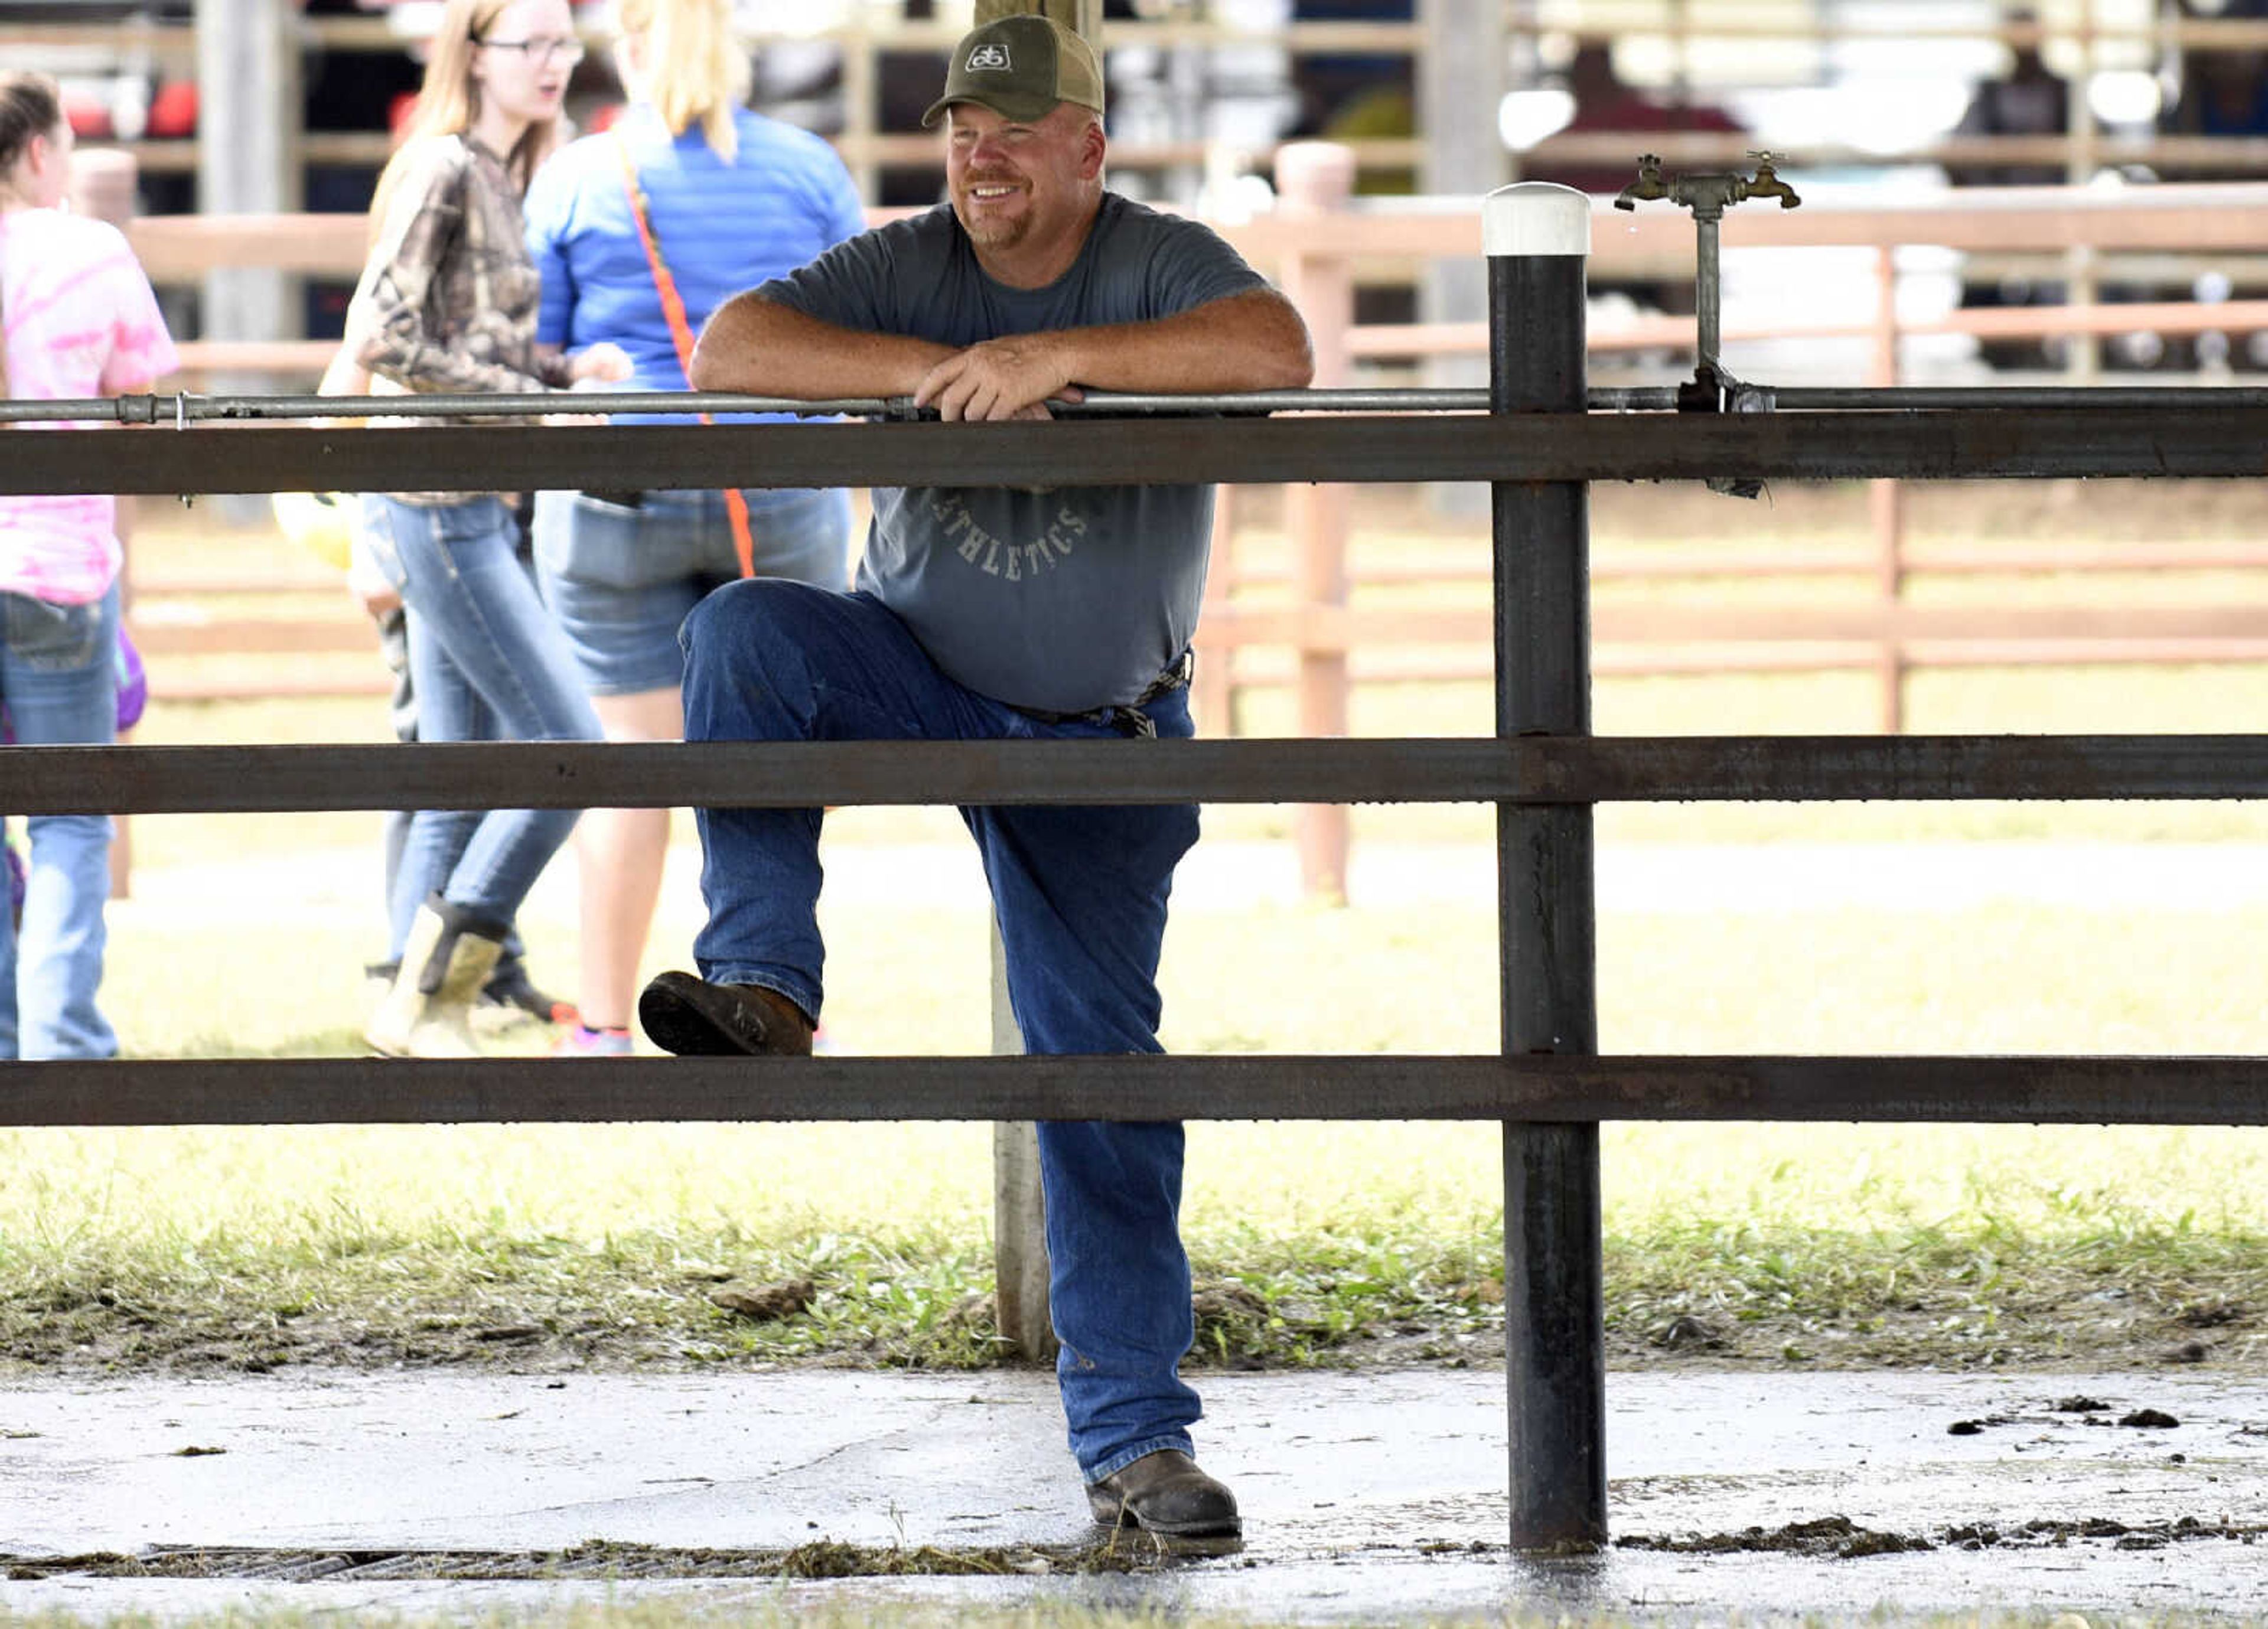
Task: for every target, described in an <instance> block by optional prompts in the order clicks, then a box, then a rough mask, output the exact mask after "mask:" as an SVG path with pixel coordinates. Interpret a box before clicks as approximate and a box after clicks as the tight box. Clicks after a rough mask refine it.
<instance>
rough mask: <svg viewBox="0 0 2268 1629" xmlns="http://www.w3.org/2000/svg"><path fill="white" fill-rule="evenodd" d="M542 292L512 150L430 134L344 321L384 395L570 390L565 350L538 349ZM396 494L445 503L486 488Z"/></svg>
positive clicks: (396, 195)
mask: <svg viewBox="0 0 2268 1629" xmlns="http://www.w3.org/2000/svg"><path fill="white" fill-rule="evenodd" d="M540 292H541V290H540V288H539V284H538V280H537V276H536V270H535V265H534V262H533V261H531V260H530V259H529V258H528V254H527V243H526V241H525V234H524V232H523V228H522V225H521V222H520V213H519V189H518V188H516V187H514V186H513V184H512V176H511V173H510V172H509V171H508V170H506V169H505V167H504V160H503V159H501V158H497V156H496V155H495V154H494V153H492V152H490V151H489V150H488V149H487V148H485V147H483V146H482V145H481V144H479V143H478V142H476V141H475V140H473V139H472V138H471V137H470V136H427V137H423V138H421V139H420V140H419V141H417V142H416V144H413V145H412V146H411V147H409V148H408V149H406V150H405V151H403V153H402V155H401V171H400V179H399V180H398V181H397V182H396V183H395V186H394V191H393V195H392V196H391V198H390V199H389V200H388V202H387V210H386V216H385V218H384V219H383V220H382V221H380V222H379V231H378V239H377V241H376V243H375V244H374V245H373V246H372V249H371V255H370V261H369V263H368V264H367V265H366V266H365V268H364V269H363V274H362V282H361V284H359V285H358V286H357V288H356V290H355V297H354V304H353V306H352V307H351V308H350V310H349V312H348V313H347V331H348V332H349V333H350V334H358V335H362V336H363V338H362V343H361V347H360V355H361V358H362V362H363V365H364V366H365V367H367V368H368V369H369V370H370V371H371V373H372V383H371V388H372V391H373V392H376V393H378V394H392V391H393V390H400V391H405V392H422V393H426V394H434V393H443V392H446V393H451V394H457V393H468V392H474V391H492V392H496V393H498V394H522V393H527V392H534V391H541V390H549V389H561V388H564V387H566V385H567V384H568V382H569V380H568V374H567V362H566V360H565V358H563V357H556V356H554V357H538V356H537V355H536V350H535V313H536V306H537V297H538V295H539V293H540ZM389 387H391V389H389ZM387 422H390V423H394V424H415V423H420V422H424V423H442V422H446V421H440V420H425V421H419V420H414V419H394V420H390V421H387ZM500 422H508V421H500ZM394 496H395V497H396V498H401V499H402V500H403V501H405V502H408V503H415V504H446V503H460V502H462V501H464V500H465V499H467V498H472V497H475V496H478V494H475V493H468V492H397V493H395V494H394Z"/></svg>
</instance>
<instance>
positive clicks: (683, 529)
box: [527, 0, 865, 1056]
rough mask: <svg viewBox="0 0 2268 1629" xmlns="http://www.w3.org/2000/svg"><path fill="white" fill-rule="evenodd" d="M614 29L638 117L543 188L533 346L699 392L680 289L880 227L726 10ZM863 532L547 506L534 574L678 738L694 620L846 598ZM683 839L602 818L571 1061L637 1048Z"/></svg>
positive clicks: (796, 513) (777, 268)
mask: <svg viewBox="0 0 2268 1629" xmlns="http://www.w3.org/2000/svg"><path fill="white" fill-rule="evenodd" d="M616 20H617V24H618V27H619V39H618V40H617V41H616V44H615V62H616V63H617V64H618V66H619V67H620V68H621V70H622V82H623V85H624V86H625V88H626V89H627V90H628V92H629V93H630V106H629V107H628V108H627V109H626V110H625V111H624V112H623V114H622V117H621V118H620V119H619V120H618V121H617V122H615V126H614V128H613V129H610V130H608V131H607V132H606V133H605V134H603V135H600V136H586V137H585V138H584V139H583V140H581V141H578V142H576V143H574V144H572V145H571V146H569V147H567V148H565V149H564V150H563V151H561V152H560V153H559V154H558V156H557V157H556V158H553V159H552V160H551V161H550V162H549V164H547V165H546V166H544V167H543V169H542V170H541V172H540V173H538V174H537V175H536V178H535V181H534V184H533V185H532V186H531V187H530V188H529V189H528V195H527V230H528V247H529V249H530V251H531V252H532V253H533V254H534V259H535V262H536V265H537V267H538V269H540V270H541V276H542V284H543V311H542V316H541V320H540V321H539V322H538V324H537V328H536V336H537V338H538V339H540V340H541V341H543V342H545V343H549V344H552V345H560V346H581V345H589V344H594V343H606V344H615V345H619V346H621V347H622V350H625V351H627V352H629V353H630V358H631V360H632V362H633V364H634V365H635V367H636V370H637V371H636V373H635V375H634V377H635V378H636V380H637V388H638V389H641V390H682V389H684V388H686V382H685V369H684V366H683V365H682V362H681V357H680V354H679V343H678V339H677V336H676V335H675V334H674V332H673V328H675V327H677V326H678V325H677V324H674V323H673V321H672V320H671V315H670V312H669V309H668V295H667V294H666V293H665V290H666V289H667V290H671V291H674V295H675V297H676V299H678V300H679V301H680V302H681V308H682V319H683V321H682V327H683V328H684V329H685V330H686V331H687V332H688V334H690V333H694V332H697V331H698V330H699V328H700V327H701V325H702V324H703V322H705V321H708V317H709V313H711V311H713V310H715V309H716V308H717V307H718V306H720V305H722V304H724V302H725V300H726V299H729V298H730V297H731V296H733V294H735V293H738V292H739V291H741V290H743V289H748V288H754V287H755V285H757V284H760V283H763V282H765V281H767V280H769V279H770V278H772V277H776V276H782V275H784V274H785V273H787V272H790V271H792V270H794V269H796V268H797V267H799V266H801V265H802V264H804V262H806V261H808V260H811V259H812V258H814V256H816V255H817V254H820V253H821V252H822V251H823V250H826V249H828V248H829V247H833V246H834V245H835V244H836V243H838V242H840V241H842V240H843V239H845V238H847V237H850V236H851V235H852V234H854V233H856V232H859V231H861V230H862V229H863V227H864V225H865V222H864V219H863V218H862V216H861V212H860V210H859V205H858V194H857V192H856V190H855V189H854V188H852V186H851V177H850V174H849V173H848V172H846V171H845V170H844V169H843V163H842V160H841V159H839V158H836V156H835V152H834V150H833V149H832V148H830V147H828V144H826V143H825V142H823V141H821V140H820V139H819V138H818V137H817V136H813V135H811V134H810V133H809V132H807V131H804V130H799V129H794V128H793V127H792V126H789V125H784V124H781V123H779V122H777V121H775V120H771V119H767V118H764V117H762V116H761V115H759V114H755V113H751V112H750V111H748V109H747V108H746V107H743V106H742V105H741V104H742V103H743V102H744V101H745V100H746V99H747V91H748V55H747V49H746V48H745V47H743V46H742V45H740V43H739V42H737V41H735V40H734V38H733V30H732V19H731V6H730V4H729V0H622V3H621V4H620V5H619V6H618V7H617V11H616ZM641 215H643V217H644V219H643V222H641V218H640V217H641ZM642 228H643V229H642ZM617 422H618V423H626V422H636V421H633V420H630V419H627V418H625V419H622V420H618V421H617ZM676 422H678V423H683V422H684V421H683V420H678V421H676ZM735 499H737V503H738V505H740V508H741V510H742V513H741V515H740V517H739V519H738V520H737V523H736V517H735V515H734V514H733V507H734V503H735ZM850 521H851V509H850V500H849V498H848V496H847V495H846V494H844V493H843V492H840V491H830V490H814V491H747V492H743V493H740V494H736V495H727V494H725V493H720V492H699V491H622V490H615V491H608V490H589V491H582V492H546V493H543V494H541V496H540V497H539V498H537V500H536V519H535V557H536V569H537V573H538V576H539V578H540V579H541V582H542V585H543V595H544V599H545V600H546V601H548V602H549V605H550V606H551V608H552V609H553V611H554V612H555V613H556V615H557V616H558V618H559V621H560V624H561V626H562V627H563V629H564V630H566V634H567V639H568V643H569V644H570V645H571V646H572V647H573V648H574V652H575V657H576V660H577V663H578V666H579V667H580V669H581V671H582V674H583V682H584V683H585V685H586V686H587V687H588V689H589V690H590V693H591V697H592V699H593V704H595V705H596V707H597V709H598V713H599V718H600V722H601V723H602V724H603V725H604V726H606V732H607V736H608V740H610V741H675V740H677V739H678V737H679V736H680V735H681V733H682V731H683V724H682V719H681V705H680V703H679V700H678V686H679V682H680V681H681V678H682V677H683V674H684V657H683V655H682V653H681V652H680V651H679V649H678V646H677V630H678V626H679V624H681V623H683V622H684V620H685V616H686V614H687V613H688V612H689V611H690V610H691V609H692V608H693V607H694V605H695V604H696V602H697V601H699V600H700V599H701V598H702V596H703V595H704V594H706V593H708V592H709V591H710V590H711V588H714V587H716V586H718V585H719V584H721V583H725V582H729V581H731V580H733V579H735V578H737V577H739V576H740V575H741V573H742V571H743V570H744V569H746V570H747V571H752V572H753V573H754V574H755V575H757V576H762V577H783V578H790V579H794V580H796V581H799V582H806V583H812V584H815V585H817V586H821V587H826V588H841V587H843V586H844V583H845V581H846V579H847V578H848V575H849V544H850ZM736 530H737V531H739V532H740V533H741V534H742V535H740V536H738V537H736ZM743 548H745V549H746V552H747V558H746V560H745V561H744V560H743V559H742V558H741V551H742V549H743ZM668 842H669V811H668V810H666V809H593V810H592V811H590V813H589V814H587V815H585V816H584V819H583V824H582V827H581V829H580V830H579V831H578V834H577V837H576V851H577V856H578V859H579V860H580V863H581V866H582V878H583V908H582V909H583V923H582V936H581V942H582V955H583V967H582V984H581V989H580V991H579V992H578V1003H577V1005H578V1007H579V1008H580V1009H581V1023H580V1025H579V1027H578V1028H577V1029H575V1030H574V1031H573V1032H572V1033H571V1034H570V1035H568V1036H565V1037H563V1040H562V1042H561V1043H560V1050H561V1051H562V1052H563V1053H567V1054H579V1055H585V1056H590V1055H605V1054H608V1053H619V1052H627V1051H629V1050H630V1028H629V1025H630V1006H631V1003H632V999H633V998H634V996H635V994H636V992H637V973H638V959H639V957H640V955H641V954H642V953H643V952H644V947H645V940H646V934H647V932H648V931H649V930H650V928H651V927H652V923H653V913H654V904H655V901H656V900H657V898H658V897H659V893H660V888H661V871H662V859H663V855H664V852H665V851H666V848H667V846H668Z"/></svg>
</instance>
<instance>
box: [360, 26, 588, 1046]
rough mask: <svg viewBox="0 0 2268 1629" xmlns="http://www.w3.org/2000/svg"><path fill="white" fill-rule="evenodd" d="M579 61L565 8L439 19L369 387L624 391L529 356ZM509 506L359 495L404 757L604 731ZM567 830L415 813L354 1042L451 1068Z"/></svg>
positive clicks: (384, 249)
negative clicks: (408, 732) (566, 101)
mask: <svg viewBox="0 0 2268 1629" xmlns="http://www.w3.org/2000/svg"><path fill="white" fill-rule="evenodd" d="M582 54H583V48H582V45H581V43H580V42H579V41H578V40H577V38H576V35H575V24H574V18H573V17H572V15H571V13H570V11H569V10H568V7H567V0H509V3H508V4H507V3H506V0H448V4H447V6H446V8H445V10H444V11H443V13H442V18H441V23H440V26H439V28H438V30H437V32H436V33H435V34H434V37H433V41H432V45H431V55H430V57H429V58H428V60H427V63H426V69H425V83H424V87H423V90H422V91H421V92H419V94H418V100H417V107H416V111H415V113H414V114H412V116H411V121H410V127H409V135H408V137H407V139H406V140H405V142H404V144H403V145H402V147H401V151H399V152H397V153H396V154H395V155H394V159H393V162H392V163H390V164H389V165H388V166H387V169H386V172H385V173H384V174H382V175H381V176H380V177H379V186H378V196H377V199H376V202H375V203H373V204H372V211H371V216H372V223H373V232H374V236H373V245H372V251H371V257H370V262H369V264H368V265H367V266H366V267H365V269H364V272H363V276H362V282H361V284H360V285H359V286H358V287H357V289H356V291H355V298H354V304H353V306H352V307H351V308H350V311H349V313H348V316H347V331H348V332H349V333H350V334H354V335H359V336H361V346H360V357H361V361H362V363H363V365H364V366H365V367H367V368H368V369H369V370H370V372H371V373H372V375H373V380H372V388H373V389H378V390H384V389H389V388H390V389H395V390H403V391H411V392H435V391H448V392H462V391H496V392H500V393H507V394H511V393H525V392H534V391H541V390H547V389H563V388H567V387H571V386H572V385H574V384H575V383H576V382H577V381H578V380H614V379H619V378H621V377H622V376H623V375H625V374H626V373H627V372H628V371H629V365H628V362H627V360H626V358H624V357H622V354H621V353H620V352H619V351H616V350H612V349H611V348H608V347H597V348H593V350H588V351H585V352H584V353H583V354H582V355H580V356H578V357H575V358H574V359H572V360H569V359H567V358H565V357H560V356H558V355H556V354H554V353H549V352H544V351H540V350H538V348H537V346H536V343H535V310H536V272H535V268H534V266H533V265H532V264H531V263H530V262H529V261H528V258H527V245H526V243H525V241H524V240H523V229H522V225H521V217H520V195H521V193H522V191H523V190H524V189H525V188H526V186H527V178H528V176H529V175H530V174H531V173H533V172H534V168H535V166H536V165H537V164H538V163H539V162H540V161H541V158H542V157H543V155H544V154H545V152H546V151H549V148H550V146H551V145H552V144H553V142H554V140H555V136H556V129H557V126H558V118H559V104H560V99H561V97H562V96H563V94H564V92H565V91H566V88H567V76H568V74H569V73H570V72H571V70H573V68H574V65H575V63H577V61H578V60H579V59H580V57H581V56H582ZM512 510H513V503H512V496H511V495H510V494H505V493H497V492H420V491H410V492H393V493H372V494H369V495H367V496H365V498H364V499H363V522H364V529H365V534H366V541H367V542H368V544H369V546H370V549H371V553H372V557H373V558H374V560H375V563H376V564H377V565H378V567H379V570H380V571H382V572H383V573H384V575H385V576H386V577H387V579H388V580H389V581H391V582H392V584H393V586H394V589H395V591H396V592H397V593H400V594H401V601H402V604H403V606H404V607H405V608H407V610H408V613H409V618H408V631H409V669H410V673H411V676H412V680H413V682H414V685H415V688H416V695H417V711H418V718H417V726H418V737H419V739H420V740H421V741H588V740H596V739H598V737H599V733H600V732H599V721H598V719H597V718H596V716H595V715H593V712H592V711H591V704H590V702H589V701H588V699H587V698H586V697H585V696H584V694H583V690H582V685H581V682H580V679H579V678H578V674H577V673H576V671H575V667H574V662H573V659H572V658H571V656H570V655H569V653H568V651H567V647H566V644H565V642H564V641H563V639H562V638H560V635H559V630H558V628H557V626H556V624H555V623H553V622H552V621H551V619H550V617H549V615H548V614H547V613H546V612H545V611H544V609H543V606H542V602H541V601H540V600H539V599H538V598H537V596H536V593H535V587H534V584H533V583H532V582H531V581H530V580H529V579H528V577H527V572H526V571H524V570H523V569H522V568H521V566H520V564H519V558H518V548H517V544H518V541H519V532H518V525H519V523H518V521H517V520H515V519H514V518H513V513H512ZM574 824H575V815H574V812H573V811H571V810H557V809H542V810H538V809H491V810H488V811H485V812H482V811H463V810H460V811H441V810H420V811H419V812H418V813H417V815H416V817H415V818H414V819H413V821H412V822H411V825H410V831H409V841H408V843H407V844H406V845H405V848H404V851H403V854H402V860H401V873H400V877H399V880H398V882H397V884H396V887H395V888H394V899H393V912H392V914H393V930H394V946H393V948H394V954H395V955H396V956H398V957H399V959H400V962H401V970H400V971H399V972H398V973H397V974H396V975H395V977H394V984H393V985H392V987H391V988H390V989H389V990H388V991H387V994H386V996H385V998H384V999H383V1000H382V1001H381V1002H380V1003H379V1009H378V1012H377V1014H375V1015H374V1016H373V1017H372V1021H371V1023H370V1027H369V1029H368V1030H367V1032H366V1033H367V1038H368V1039H369V1041H370V1043H371V1044H372V1046H373V1047H374V1048H375V1049H377V1050H379V1051H380V1052H386V1053H391V1054H394V1055H398V1056H399V1055H407V1056H412V1057H462V1056H468V1055H470V1054H471V1053H473V1052H474V1051H475V1050H476V1048H475V1046H474V1043H473V1039H472V1035H471V1032H470V1029H469V1028H468V1017H469V1013H470V1008H471V1006H472V1004H473V1002H474V1001H475V999H477V998H478V996H479V994H480V991H481V987H482V984H485V983H486V982H487V980H488V978H489V977H490V974H491V973H492V972H493V971H494V969H495V967H496V963H497V956H498V955H499V954H500V953H501V951H502V949H503V945H504V940H505V938H506V937H507V936H508V935H509V934H510V932H511V931H512V923H513V918H514V917H515V916H516V915H517V913H518V912H519V906H520V903H521V901H522V900H524V899H525V898H526V897H527V891H528V889H529V888H532V887H533V886H534V882H535V879H536V877H537V875H538V873H541V871H542V869H543V866H544V864H545V862H546V861H548V860H549V859H550V858H551V856H552V854H553V853H554V852H556V851H557V849H558V848H559V845H560V844H563V843H564V842H565V841H566V840H567V835H568V833H569V832H570V831H571V830H572V829H574Z"/></svg>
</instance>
